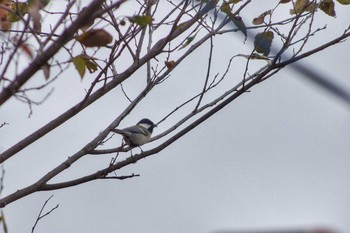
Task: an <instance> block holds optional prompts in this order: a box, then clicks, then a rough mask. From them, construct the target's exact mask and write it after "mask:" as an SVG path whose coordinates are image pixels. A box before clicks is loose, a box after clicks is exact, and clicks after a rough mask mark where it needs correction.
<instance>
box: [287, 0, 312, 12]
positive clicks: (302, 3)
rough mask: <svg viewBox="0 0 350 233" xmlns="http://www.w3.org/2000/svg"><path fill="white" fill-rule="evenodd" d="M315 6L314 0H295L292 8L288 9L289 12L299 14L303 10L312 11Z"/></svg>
mask: <svg viewBox="0 0 350 233" xmlns="http://www.w3.org/2000/svg"><path fill="white" fill-rule="evenodd" d="M314 8H315V3H314V2H311V3H310V2H309V0H297V1H296V2H295V4H294V8H293V9H291V10H290V14H291V15H294V14H300V13H302V12H304V11H313V10H314Z"/></svg>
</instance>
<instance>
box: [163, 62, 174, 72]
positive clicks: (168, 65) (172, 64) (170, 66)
mask: <svg viewBox="0 0 350 233" xmlns="http://www.w3.org/2000/svg"><path fill="white" fill-rule="evenodd" d="M164 64H165V66H166V67H167V68H168V70H172V69H173V68H174V66H175V61H173V60H171V61H165V62H164Z"/></svg>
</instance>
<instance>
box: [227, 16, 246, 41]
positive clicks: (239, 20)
mask: <svg viewBox="0 0 350 233" xmlns="http://www.w3.org/2000/svg"><path fill="white" fill-rule="evenodd" d="M230 19H231V21H232V22H233V23H234V24H235V25H236V27H237V28H238V29H239V30H240V31H241V32H243V34H244V35H245V37H246V38H247V27H246V26H245V24H244V22H243V20H242V18H241V16H233V15H232V16H230Z"/></svg>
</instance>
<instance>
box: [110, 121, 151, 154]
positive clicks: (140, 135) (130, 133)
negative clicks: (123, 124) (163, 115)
mask: <svg viewBox="0 0 350 233" xmlns="http://www.w3.org/2000/svg"><path fill="white" fill-rule="evenodd" d="M154 127H157V125H156V124H154V123H153V122H152V121H151V120H149V119H147V118H144V119H142V120H140V121H139V123H137V125H134V126H130V127H127V128H125V129H112V130H111V131H112V132H114V133H118V134H121V135H122V136H123V138H124V141H125V142H126V144H128V145H129V146H130V147H131V148H133V147H137V146H138V147H140V146H141V145H143V144H145V143H147V142H148V141H149V140H150V139H151V135H152V132H153V128H154Z"/></svg>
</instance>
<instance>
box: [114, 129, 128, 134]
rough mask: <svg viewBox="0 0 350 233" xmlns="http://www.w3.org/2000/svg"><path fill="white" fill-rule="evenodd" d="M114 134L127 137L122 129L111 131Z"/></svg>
mask: <svg viewBox="0 0 350 233" xmlns="http://www.w3.org/2000/svg"><path fill="white" fill-rule="evenodd" d="M111 131H112V132H113V133H117V134H121V135H126V134H127V133H126V132H125V131H123V130H121V129H112V130H111Z"/></svg>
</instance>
